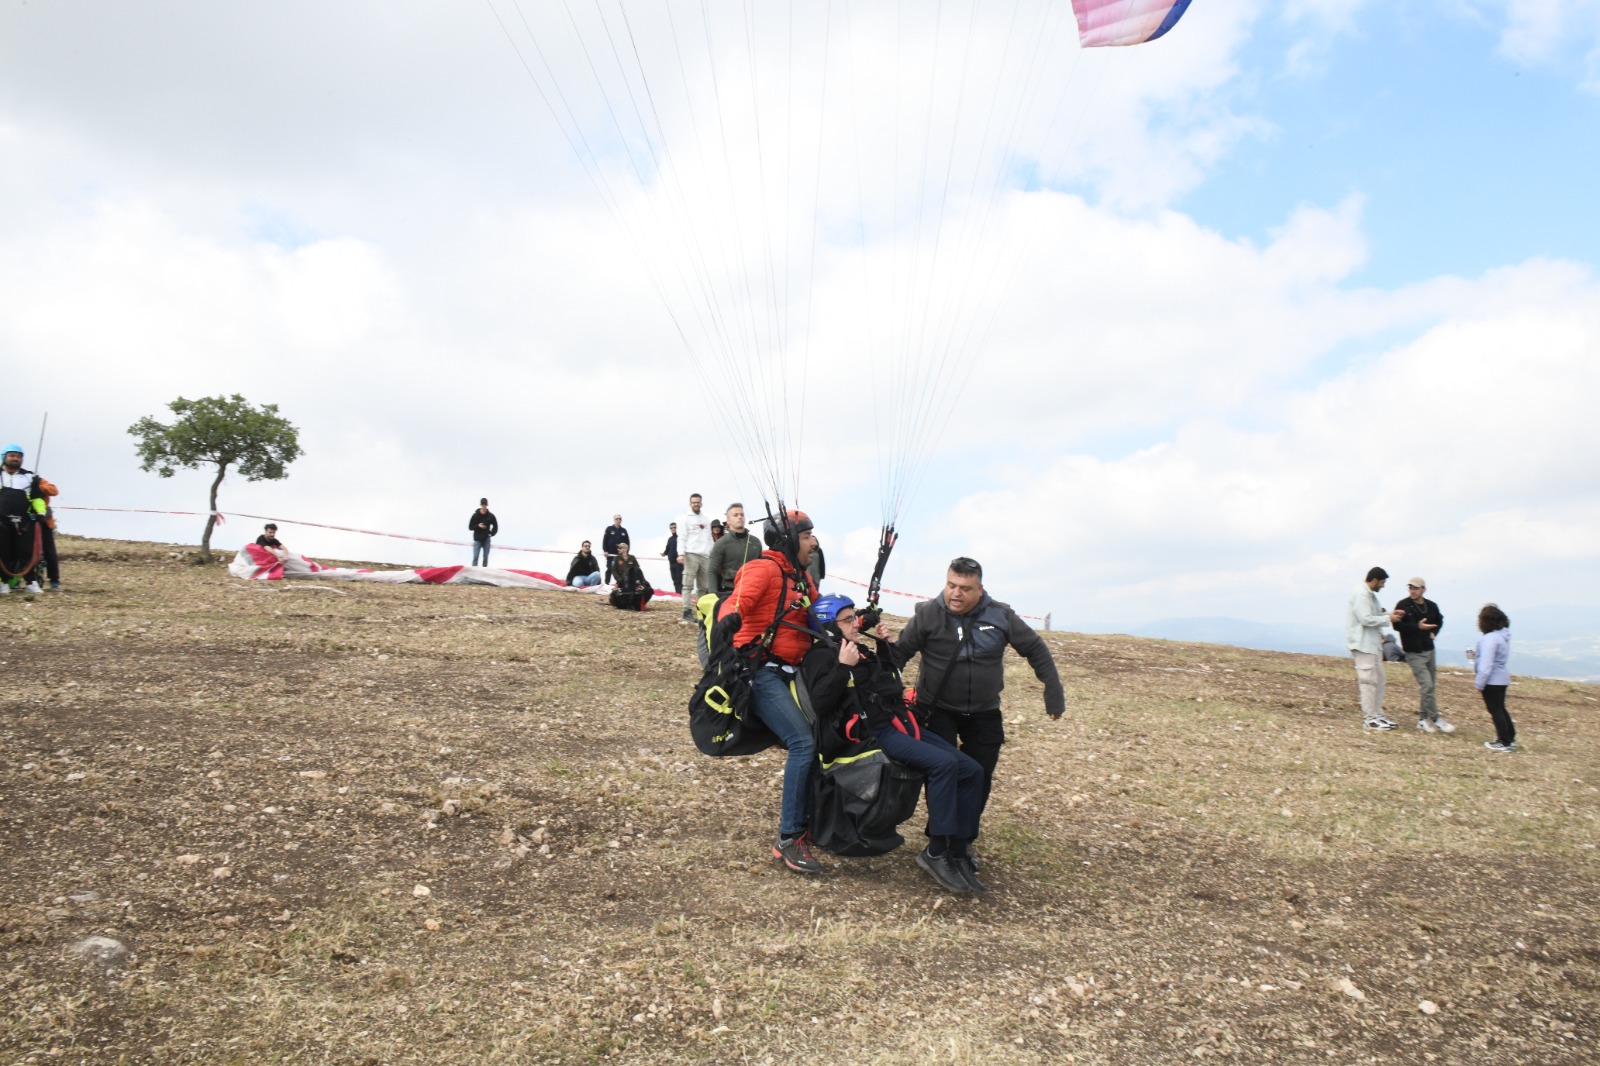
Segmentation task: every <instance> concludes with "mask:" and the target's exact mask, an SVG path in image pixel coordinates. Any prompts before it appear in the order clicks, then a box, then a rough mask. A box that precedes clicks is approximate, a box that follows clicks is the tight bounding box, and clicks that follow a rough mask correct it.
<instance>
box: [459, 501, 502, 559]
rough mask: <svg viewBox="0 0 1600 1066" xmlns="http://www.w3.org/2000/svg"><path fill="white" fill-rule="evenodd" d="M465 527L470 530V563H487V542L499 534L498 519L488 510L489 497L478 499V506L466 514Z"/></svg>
mask: <svg viewBox="0 0 1600 1066" xmlns="http://www.w3.org/2000/svg"><path fill="white" fill-rule="evenodd" d="M467 528H468V529H469V530H471V531H472V565H473V566H478V565H480V564H479V562H478V559H479V557H480V556H481V557H482V559H483V562H482V564H481V565H483V566H488V565H489V542H490V541H491V540H492V539H493V538H495V537H498V536H499V535H500V519H498V518H496V517H495V516H494V512H493V511H491V510H489V498H488V497H487V496H485V497H483V498H482V499H480V500H479V501H478V507H477V509H476V510H475V511H473V512H472V514H470V515H468V516H467Z"/></svg>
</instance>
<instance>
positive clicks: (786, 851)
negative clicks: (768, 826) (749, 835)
mask: <svg viewBox="0 0 1600 1066" xmlns="http://www.w3.org/2000/svg"><path fill="white" fill-rule="evenodd" d="M772 857H773V858H774V859H781V860H783V864H784V865H785V866H787V867H788V868H789V869H791V870H793V871H794V872H795V873H797V874H820V873H821V872H822V864H821V863H820V862H818V861H817V857H816V856H815V855H813V854H812V853H811V834H809V833H802V834H800V835H799V836H797V837H793V838H786V837H781V836H780V837H779V838H778V839H777V840H776V841H774V842H773V845H772Z"/></svg>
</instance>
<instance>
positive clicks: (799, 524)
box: [684, 511, 822, 874]
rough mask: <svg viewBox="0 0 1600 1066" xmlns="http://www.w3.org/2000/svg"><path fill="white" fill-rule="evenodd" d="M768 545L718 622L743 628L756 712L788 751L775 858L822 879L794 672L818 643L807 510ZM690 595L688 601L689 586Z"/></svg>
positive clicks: (808, 750)
mask: <svg viewBox="0 0 1600 1066" xmlns="http://www.w3.org/2000/svg"><path fill="white" fill-rule="evenodd" d="M762 539H763V540H764V541H765V542H766V545H767V550H766V551H764V552H762V553H761V555H760V556H759V557H758V558H755V559H752V560H750V561H749V562H748V563H746V564H745V565H744V566H743V567H741V568H740V569H739V573H738V575H737V576H736V577H735V578H734V582H733V592H732V593H731V594H729V596H728V598H727V600H725V601H724V602H723V604H722V606H721V608H720V609H719V610H718V614H717V617H718V619H719V625H721V624H724V623H725V624H726V625H727V626H728V627H729V628H732V627H734V626H735V625H737V629H735V630H734V632H733V635H732V641H733V646H734V647H735V648H737V649H739V651H740V652H741V653H742V654H744V655H746V656H748V657H749V658H750V659H751V665H752V666H753V668H754V669H753V670H752V671H751V673H752V677H751V681H750V687H751V710H752V711H754V713H755V716H756V717H757V718H758V719H760V721H761V723H762V724H763V725H765V726H766V727H767V728H768V729H770V730H772V732H773V734H774V735H775V736H776V737H777V738H778V741H779V742H780V743H781V744H783V746H784V747H786V748H788V749H789V758H788V760H787V761H786V762H785V763H784V767H783V807H782V812H781V814H780V818H779V822H778V837H777V840H775V841H774V842H773V845H772V856H773V858H775V859H779V860H781V861H782V862H783V864H784V865H785V866H787V867H788V868H789V869H791V870H793V871H794V872H796V873H802V874H817V873H821V872H822V864H821V863H819V862H818V861H817V858H816V855H815V854H814V853H813V852H812V849H811V841H810V837H809V834H808V832H807V829H808V827H809V826H810V798H811V772H812V768H813V767H814V766H815V765H816V761H817V752H816V744H815V741H814V740H813V738H812V723H811V721H810V719H809V718H808V717H807V716H806V714H805V713H804V712H803V711H802V710H801V707H800V699H799V696H798V694H797V690H796V688H795V671H796V668H797V667H799V665H800V663H801V662H802V661H803V660H804V659H805V656H806V652H808V651H810V650H811V643H812V640H813V639H814V638H815V636H816V631H815V630H814V629H813V628H812V627H811V617H810V614H809V610H808V609H809V608H810V606H811V599H812V597H813V596H814V595H815V594H816V587H815V586H814V585H812V583H811V579H810V578H809V577H807V576H806V573H805V570H804V567H805V565H806V563H807V562H808V561H810V559H811V550H812V549H813V548H814V547H816V543H817V538H816V534H814V533H813V532H812V531H811V519H810V518H809V517H808V516H807V515H806V513H805V512H804V511H783V512H781V513H780V514H779V515H776V516H773V517H771V518H768V519H767V522H766V528H765V531H764V532H763V534H762ZM684 595H685V596H686V597H687V596H688V595H689V582H688V581H687V580H685V581H684Z"/></svg>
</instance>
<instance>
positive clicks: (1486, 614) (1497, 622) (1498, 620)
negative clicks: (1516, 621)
mask: <svg viewBox="0 0 1600 1066" xmlns="http://www.w3.org/2000/svg"><path fill="white" fill-rule="evenodd" d="M1510 628H1511V619H1509V618H1507V617H1506V613H1505V612H1504V611H1502V610H1501V609H1500V608H1499V607H1497V606H1495V605H1494V604H1492V603H1486V604H1484V605H1483V610H1481V611H1479V612H1478V632H1480V633H1493V632H1494V631H1495V630H1497V629H1510Z"/></svg>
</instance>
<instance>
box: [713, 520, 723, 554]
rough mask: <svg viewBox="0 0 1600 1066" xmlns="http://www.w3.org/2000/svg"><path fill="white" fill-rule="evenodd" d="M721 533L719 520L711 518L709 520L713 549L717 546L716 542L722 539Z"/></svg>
mask: <svg viewBox="0 0 1600 1066" xmlns="http://www.w3.org/2000/svg"><path fill="white" fill-rule="evenodd" d="M722 532H723V530H722V522H721V520H719V519H716V518H713V519H712V520H711V546H712V547H713V548H715V547H716V546H717V541H719V540H721V539H722Z"/></svg>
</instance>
